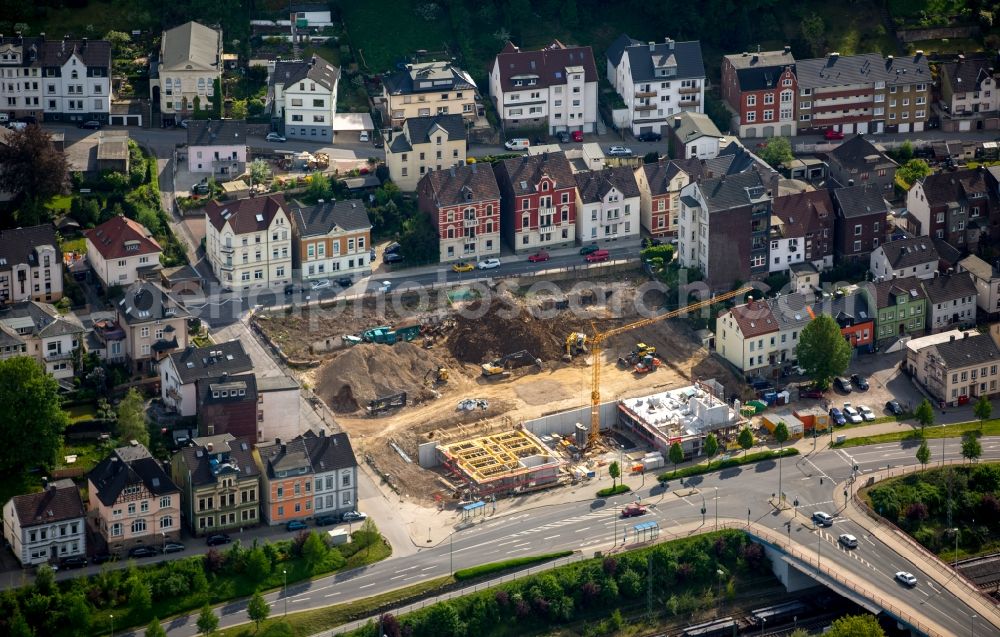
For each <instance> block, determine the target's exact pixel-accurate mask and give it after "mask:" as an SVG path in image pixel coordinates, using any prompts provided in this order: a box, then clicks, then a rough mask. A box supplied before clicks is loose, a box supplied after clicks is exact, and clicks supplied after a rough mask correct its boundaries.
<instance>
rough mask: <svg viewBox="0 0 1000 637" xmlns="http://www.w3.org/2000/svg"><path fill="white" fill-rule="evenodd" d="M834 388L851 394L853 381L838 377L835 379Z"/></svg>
mask: <svg viewBox="0 0 1000 637" xmlns="http://www.w3.org/2000/svg"><path fill="white" fill-rule="evenodd" d="M833 386H834V387H836V388H837V389H838V390H840V391H842V392H844V393H845V394H849V393H851V381H849V380H848V379H846V378H844V377H843V376H837V377H836V378H834V379H833Z"/></svg>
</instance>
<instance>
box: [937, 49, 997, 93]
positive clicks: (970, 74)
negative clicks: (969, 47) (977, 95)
mask: <svg viewBox="0 0 1000 637" xmlns="http://www.w3.org/2000/svg"><path fill="white" fill-rule="evenodd" d="M993 66H994V65H993V63H992V62H990V61H989V60H988V59H985V58H973V59H965V60H962V61H959V62H944V63H942V64H938V73H939V74H940V75H941V76H942V77H947V78H948V81H949V82H950V83H951V88H952V91H954V92H956V93H964V92H968V91H978V90H979V88H980V86H981V85H982V83H983V80H985V79H988V78H989V77H990V69H991V67H993Z"/></svg>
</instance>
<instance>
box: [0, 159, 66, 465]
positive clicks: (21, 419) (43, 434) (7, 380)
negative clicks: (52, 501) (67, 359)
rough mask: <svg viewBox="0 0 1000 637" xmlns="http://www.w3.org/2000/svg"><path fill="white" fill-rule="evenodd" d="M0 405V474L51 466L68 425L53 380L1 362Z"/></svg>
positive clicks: (21, 363)
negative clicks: (27, 433) (28, 432)
mask: <svg viewBox="0 0 1000 637" xmlns="http://www.w3.org/2000/svg"><path fill="white" fill-rule="evenodd" d="M0 147H2V145H0ZM0 405H3V409H0V439H2V440H3V441H4V444H3V445H2V448H0V474H10V473H12V472H14V471H17V472H23V471H25V470H27V469H30V468H32V467H36V466H39V465H42V466H45V467H49V466H51V465H52V463H53V462H54V461H55V456H56V452H57V451H59V449H60V447H61V445H62V434H63V430H64V429H65V428H66V425H67V424H69V418H68V416H67V415H66V412H64V411H63V410H62V408H61V407H60V398H59V384H58V383H57V382H56V379H54V378H52V376H50V375H49V374H47V373H46V372H45V368H44V367H42V366H41V365H40V364H39V363H38V362H36V361H35V359H34V358H31V357H28V356H17V357H14V358H8V359H6V360H3V361H0ZM26 431H30V432H31V435H30V436H26V435H24V432H26Z"/></svg>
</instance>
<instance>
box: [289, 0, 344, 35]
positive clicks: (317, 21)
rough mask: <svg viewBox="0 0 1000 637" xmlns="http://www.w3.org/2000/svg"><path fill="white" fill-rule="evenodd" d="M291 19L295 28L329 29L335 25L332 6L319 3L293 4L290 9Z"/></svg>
mask: <svg viewBox="0 0 1000 637" xmlns="http://www.w3.org/2000/svg"><path fill="white" fill-rule="evenodd" d="M288 12H289V19H290V21H291V22H292V24H293V25H295V28H297V29H305V28H307V27H328V26H330V25H332V24H333V21H332V20H331V16H330V5H328V4H319V3H303V4H293V5H289V7H288Z"/></svg>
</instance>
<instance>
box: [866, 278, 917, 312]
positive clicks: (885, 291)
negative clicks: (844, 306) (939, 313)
mask: <svg viewBox="0 0 1000 637" xmlns="http://www.w3.org/2000/svg"><path fill="white" fill-rule="evenodd" d="M863 285H864V287H865V288H866V289H867V290H868V291H869V292H870V293H871V295H872V297H873V298H874V299H875V306H876V307H877V308H878V309H880V310H881V309H884V308H887V307H890V306H891V305H895V304H896V297H897V296H900V295H904V296H906V297H908V298H909V299H911V300H912V299H926V298H927V295H926V294H924V290H923V288H922V287H920V279H918V278H917V277H914V276H907V277H898V278H895V279H889V280H886V281H875V282H869V283H865V284H863Z"/></svg>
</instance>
